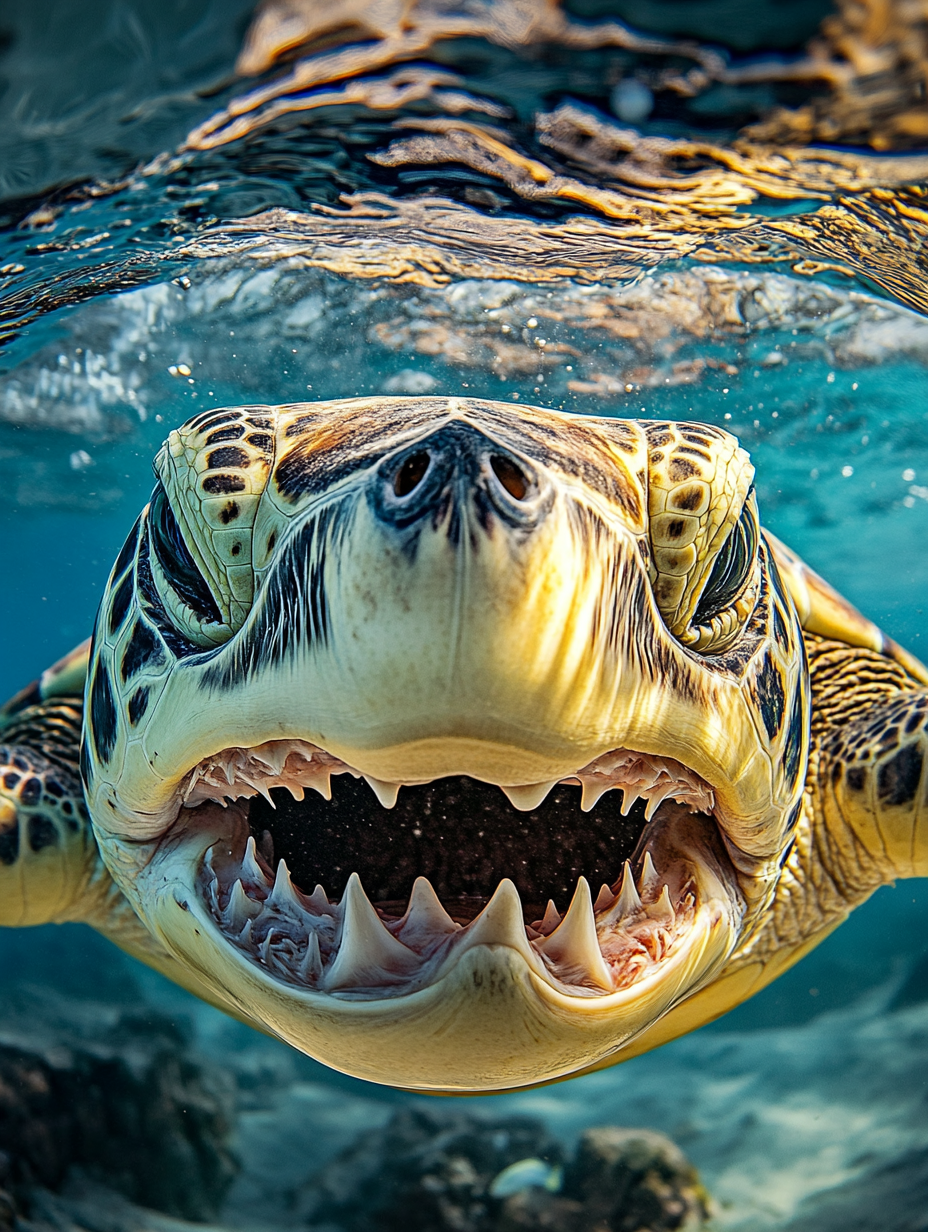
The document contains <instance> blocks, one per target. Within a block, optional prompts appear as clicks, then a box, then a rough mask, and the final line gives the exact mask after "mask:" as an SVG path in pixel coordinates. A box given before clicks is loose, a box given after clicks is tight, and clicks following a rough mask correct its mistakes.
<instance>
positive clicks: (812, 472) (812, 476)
mask: <svg viewBox="0 0 928 1232" xmlns="http://www.w3.org/2000/svg"><path fill="white" fill-rule="evenodd" d="M809 478H810V479H818V467H817V466H813V467H812V469H811V470H810V471H809Z"/></svg>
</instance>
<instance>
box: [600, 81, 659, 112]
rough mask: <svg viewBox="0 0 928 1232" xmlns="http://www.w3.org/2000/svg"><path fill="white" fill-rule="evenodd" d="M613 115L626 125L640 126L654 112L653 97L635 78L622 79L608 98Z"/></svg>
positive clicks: (641, 82) (642, 83)
mask: <svg viewBox="0 0 928 1232" xmlns="http://www.w3.org/2000/svg"><path fill="white" fill-rule="evenodd" d="M609 105H610V107H611V108H612V111H613V114H614V115H616V116H618V118H619V119H620V120H624V121H625V123H626V124H640V123H641V121H642V120H646V119H647V118H648V116H649V115H650V114H651V112H652V111H653V110H654V95H653V94H652V93H651V91H650V90H649V89H648V87H647V86H646V85H645V84H644V82H643V81H638V80H637V78H635V77H623V78H622V80H621V81H620V82H619V83H618V85H617V86H616V87H615V89H614V90H613V91H612V94H611V96H610V98H609Z"/></svg>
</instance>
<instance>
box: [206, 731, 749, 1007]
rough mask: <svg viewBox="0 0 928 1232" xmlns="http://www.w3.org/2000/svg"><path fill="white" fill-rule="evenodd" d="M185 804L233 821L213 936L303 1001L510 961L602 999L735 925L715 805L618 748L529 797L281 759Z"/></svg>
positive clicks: (730, 875) (221, 845)
mask: <svg viewBox="0 0 928 1232" xmlns="http://www.w3.org/2000/svg"><path fill="white" fill-rule="evenodd" d="M183 795H184V802H185V804H186V806H187V809H186V810H185V816H186V817H187V818H188V819H189V820H190V821H191V822H192V823H194V824H195V820H196V814H197V812H198V811H199V810H200V809H208V810H209V814H210V816H211V817H215V814H216V809H215V805H216V804H222V805H223V806H224V808H225V812H224V814H223V831H224V836H223V838H222V839H220V840H219V841H218V842H216V843H214V844H213V846H211V847H210V848H209V850H208V851H207V852H206V856H205V858H204V861H203V864H202V868H201V870H200V876H199V888H200V892H201V894H202V896H203V899H204V902H205V905H206V906H207V908H208V910H209V912H210V914H211V916H212V918H213V920H214V923H215V924H216V926H217V927H218V929H219V930H220V932H221V933H222V935H223V936H224V937H225V939H226V940H227V941H229V942H231V943H232V944H233V945H234V946H235V947H237V949H238V950H239V951H241V952H242V953H243V954H244V955H246V956H247V957H248V958H249V959H251V960H252V961H254V962H256V963H257V964H259V965H260V966H261V967H263V968H264V969H266V970H267V971H268V972H269V973H270V974H271V975H272V976H274V977H275V978H277V979H279V980H282V981H284V982H286V983H288V984H291V985H295V986H297V987H299V988H302V989H306V990H314V991H319V992H324V993H331V994H336V995H340V996H346V995H347V996H350V997H363V998H369V997H383V996H396V995H400V994H404V993H407V992H412V991H415V990H416V989H418V988H421V987H424V986H425V985H428V984H430V983H432V982H434V981H435V980H436V979H438V978H440V977H441V974H442V973H443V970H444V969H446V968H447V966H448V965H449V964H450V963H451V962H453V961H455V960H456V958H458V957H460V955H461V953H462V952H463V951H464V950H466V949H469V948H471V947H473V946H475V945H494V944H503V945H509V946H511V947H512V948H514V949H516V950H518V951H519V952H520V953H521V954H522V955H523V957H524V958H525V960H526V961H527V963H528V964H529V966H530V967H531V969H532V970H533V971H534V972H535V973H536V974H537V975H539V976H541V977H542V978H544V979H545V980H546V981H547V982H548V983H550V984H553V985H554V986H555V987H558V988H560V989H561V991H563V992H566V993H569V994H572V995H574V996H580V997H597V996H598V997H601V996H605V995H609V994H610V993H614V992H620V991H622V990H625V989H628V988H629V987H631V986H632V985H634V984H636V983H638V982H639V981H642V980H644V979H646V978H647V977H648V976H649V975H652V974H655V973H656V972H657V971H658V970H659V969H660V968H661V967H663V966H664V965H665V964H668V963H671V962H672V960H673V959H674V956H675V955H678V954H679V953H680V952H681V951H682V950H684V949H685V947H686V941H687V938H688V936H689V935H690V933H691V932H692V931H693V926H694V923H695V921H696V919H697V916H699V915H700V914H702V915H703V916H706V915H708V916H709V917H710V919H709V920H707V921H706V922H707V923H711V924H714V923H715V922H716V921H717V920H718V918H719V915H720V914H725V915H728V916H731V915H732V914H737V913H738V899H739V896H738V891H737V879H736V876H735V873H734V869H733V867H732V865H731V862H730V860H729V859H728V856H727V854H726V850H725V846H724V844H723V842H722V840H721V837H720V834H719V830H718V827H717V824H716V820H715V817H714V815H713V809H714V805H715V801H714V795H713V792H712V790H711V788H710V787H709V786H708V784H706V783H705V782H704V780H702V779H701V778H699V776H698V775H696V774H695V773H694V772H693V771H691V770H689V769H688V768H687V767H685V766H683V765H682V764H680V763H679V762H676V761H673V760H671V759H669V758H659V757H651V756H648V755H645V754H641V753H635V752H630V751H627V750H617V751H615V752H612V753H608V754H605V755H604V756H602V757H600V758H598V759H597V760H596V761H595V762H593V763H591V764H590V765H588V766H586V767H584V768H583V769H581V770H579V771H578V772H577V774H576V775H575V776H570V777H569V778H566V779H562V780H560V781H555V782H553V783H545V784H532V785H529V786H525V787H503V788H501V787H498V786H495V785H494V784H490V783H484V782H479V781H477V780H474V779H470V778H463V777H451V778H442V779H437V780H434V781H432V782H429V783H415V784H404V785H402V786H398V785H397V784H388V783H382V782H378V781H377V780H373V779H370V778H367V779H365V777H364V776H362V775H361V774H359V773H358V772H357V771H354V770H352V769H351V768H350V767H349V766H347V765H346V764H345V763H343V762H340V761H338V760H337V759H336V758H334V757H332V756H331V755H330V754H328V753H326V752H325V751H324V750H322V749H319V748H317V747H315V746H313V745H309V744H306V743H305V742H302V741H293V740H289V741H274V742H271V743H269V744H266V745H261V746H259V747H257V748H254V749H241V748H236V749H228V750H225V751H224V752H222V753H220V754H218V755H216V756H215V757H212V758H209V759H207V760H206V761H204V762H202V763H201V764H200V765H199V766H197V767H196V768H195V769H194V770H193V771H192V773H191V774H190V775H189V776H188V778H187V780H186V785H185V788H184V792H183ZM591 886H592V887H593V889H592V891H591V888H590V887H591ZM313 887H314V888H313ZM323 887H325V888H323Z"/></svg>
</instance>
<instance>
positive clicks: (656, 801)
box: [644, 783, 674, 821]
mask: <svg viewBox="0 0 928 1232" xmlns="http://www.w3.org/2000/svg"><path fill="white" fill-rule="evenodd" d="M673 790H674V785H673V783H668V784H667V785H666V787H663V788H658V789H657V790H656V791H654V792H653V794H652V795H651V796H649V797H648V807H647V808H646V809H645V810H644V816H645V821H650V820H651V818H652V817H653V816H654V814H655V813H656V812H657V810H658V809H659V808H660V806H661V805H662V804H663V803H664V801H665V800H666V799H667V797H668V796H669V795H671V794H672V793H673Z"/></svg>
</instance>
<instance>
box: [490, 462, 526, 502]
mask: <svg viewBox="0 0 928 1232" xmlns="http://www.w3.org/2000/svg"><path fill="white" fill-rule="evenodd" d="M490 466H492V468H493V474H494V475H495V476H496V478H497V479H498V480H499V481H500V483H501V484H502V485H503V487H504V488H505V489H506V491H507V492H508V493H509V495H510V496H511V497H512V498H513V500H517V501H520V500H524V499H525V494H526V492H528V480H527V479H526V477H525V475H524V474H523V472H522V471H521V470H520V469H519V467H518V466H516V464H515V462H513V461H511V460H510V459H509V458H504V457H503V456H502V454H498V453H494V454H491V455H490Z"/></svg>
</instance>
